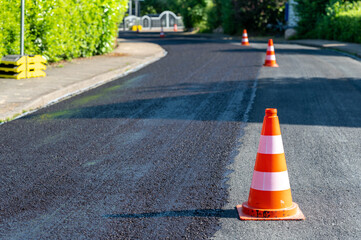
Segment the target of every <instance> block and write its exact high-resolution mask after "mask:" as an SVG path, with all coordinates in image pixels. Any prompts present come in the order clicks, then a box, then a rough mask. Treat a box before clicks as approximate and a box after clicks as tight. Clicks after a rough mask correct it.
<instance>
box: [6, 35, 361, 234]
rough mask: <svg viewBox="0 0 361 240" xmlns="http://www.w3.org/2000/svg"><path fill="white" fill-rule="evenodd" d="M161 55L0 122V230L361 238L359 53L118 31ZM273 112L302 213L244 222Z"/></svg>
mask: <svg viewBox="0 0 361 240" xmlns="http://www.w3.org/2000/svg"><path fill="white" fill-rule="evenodd" d="M122 38H128V39H134V40H139V39H140V40H143V41H151V42H155V43H158V44H160V45H161V46H162V47H163V48H164V49H165V50H166V51H167V52H168V55H167V56H166V57H165V58H163V59H161V60H160V61H158V62H156V63H154V64H152V65H150V66H148V67H146V68H143V69H142V70H140V71H138V72H136V73H133V74H130V75H128V76H126V77H123V78H121V79H119V80H116V81H113V82H111V83H108V84H106V85H103V86H101V87H98V88H96V89H93V90H90V91H89V92H86V93H83V94H81V95H78V96H75V97H73V98H70V99H67V100H65V101H63V102H60V103H58V104H55V105H52V106H49V107H47V108H44V109H42V110H39V111H37V112H35V113H33V114H31V115H28V116H26V117H23V118H20V119H17V120H14V121H12V122H9V123H6V124H3V125H1V126H0V153H1V155H0V164H1V166H2V167H1V168H0V176H1V177H0V186H1V187H0V194H1V199H0V237H1V238H2V239H167V238H168V239H179V238H188V239H204V238H208V239H209V238H214V239H261V238H267V239H359V238H360V237H361V230H360V226H361V220H360V218H359V216H360V214H361V207H360V197H361V192H360V182H361V181H360V180H361V179H360V172H361V164H360V159H361V156H360V155H361V142H360V137H361V108H360V102H361V62H360V61H358V60H355V59H352V58H349V57H346V56H343V55H340V54H339V53H335V52H330V51H326V50H318V49H316V48H311V47H302V46H299V45H293V44H292V45H288V44H278V45H277V44H276V46H275V48H276V56H277V62H278V64H279V65H280V67H279V68H264V67H262V64H263V61H264V57H265V49H266V44H265V43H251V44H252V46H251V47H243V46H240V45H239V44H238V43H231V42H227V41H217V40H208V39H202V38H197V39H196V38H190V37H184V36H181V37H179V36H177V35H173V36H167V38H165V39H160V38H159V36H158V34H139V35H134V34H123V35H122ZM267 107H275V108H277V109H278V115H279V118H280V123H281V130H282V137H283V142H284V148H285V153H286V159H287V166H288V171H289V176H290V183H291V189H292V196H293V200H294V201H295V202H297V203H298V204H299V206H300V208H301V210H302V211H303V213H304V214H305V216H306V220H305V221H297V222H296V221H294V222H290V221H287V222H286V221H275V222H242V221H240V220H239V219H238V218H237V213H236V210H235V206H236V205H237V204H241V203H242V202H244V201H247V198H248V191H249V187H250V183H251V177H252V172H253V166H254V161H255V157H256V152H257V147H258V140H259V136H260V132H261V127H262V120H263V116H264V110H265V108H267Z"/></svg>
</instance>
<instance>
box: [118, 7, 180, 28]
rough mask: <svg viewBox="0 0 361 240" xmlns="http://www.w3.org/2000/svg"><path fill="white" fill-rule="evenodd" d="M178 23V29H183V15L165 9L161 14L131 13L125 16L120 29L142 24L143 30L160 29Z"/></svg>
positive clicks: (171, 26)
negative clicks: (140, 15)
mask: <svg viewBox="0 0 361 240" xmlns="http://www.w3.org/2000/svg"><path fill="white" fill-rule="evenodd" d="M174 24H177V27H178V30H180V31H183V28H184V25H183V20H182V17H180V16H177V15H175V14H174V13H173V12H171V11H164V12H162V13H161V14H159V15H158V14H150V15H145V16H142V17H137V16H134V15H130V16H127V17H125V18H124V21H123V23H122V24H121V25H120V29H124V30H128V29H130V28H131V27H132V26H133V25H141V26H142V28H143V30H159V29H160V28H162V27H163V28H164V29H167V28H172V29H173V27H174Z"/></svg>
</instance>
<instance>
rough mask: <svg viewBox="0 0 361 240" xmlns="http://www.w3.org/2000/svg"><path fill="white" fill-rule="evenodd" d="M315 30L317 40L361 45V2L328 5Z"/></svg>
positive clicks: (338, 2)
mask: <svg viewBox="0 0 361 240" xmlns="http://www.w3.org/2000/svg"><path fill="white" fill-rule="evenodd" d="M315 30H316V33H317V37H318V38H325V39H331V40H339V41H346V42H357V43H361V1H357V2H348V1H347V2H340V1H337V2H334V3H333V4H330V5H329V6H328V7H327V8H326V14H325V16H323V18H322V19H321V20H320V21H319V22H318V23H317V25H316V29H315Z"/></svg>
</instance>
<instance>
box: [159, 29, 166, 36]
mask: <svg viewBox="0 0 361 240" xmlns="http://www.w3.org/2000/svg"><path fill="white" fill-rule="evenodd" d="M160 37H161V38H164V37H165V34H164V32H163V27H162V28H161V30H160Z"/></svg>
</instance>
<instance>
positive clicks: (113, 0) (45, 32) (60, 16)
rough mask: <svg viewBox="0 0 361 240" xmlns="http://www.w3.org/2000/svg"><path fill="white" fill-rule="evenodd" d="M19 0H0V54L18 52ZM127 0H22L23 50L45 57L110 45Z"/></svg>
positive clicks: (55, 58)
mask: <svg viewBox="0 0 361 240" xmlns="http://www.w3.org/2000/svg"><path fill="white" fill-rule="evenodd" d="M20 2H21V1H20V0H17V1H14V0H0V9H1V11H0V39H1V42H0V56H3V55H7V54H19V53H20ZM127 3H128V1H127V0H26V12H25V53H26V54H41V55H43V56H45V57H46V58H47V59H48V60H49V61H59V60H61V59H71V58H77V57H86V56H92V55H96V54H103V53H106V52H109V51H111V50H112V49H113V47H114V42H115V38H116V36H117V28H118V26H117V25H118V23H119V22H120V21H121V20H122V19H121V18H122V16H123V14H124V12H125V11H126V6H127Z"/></svg>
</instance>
